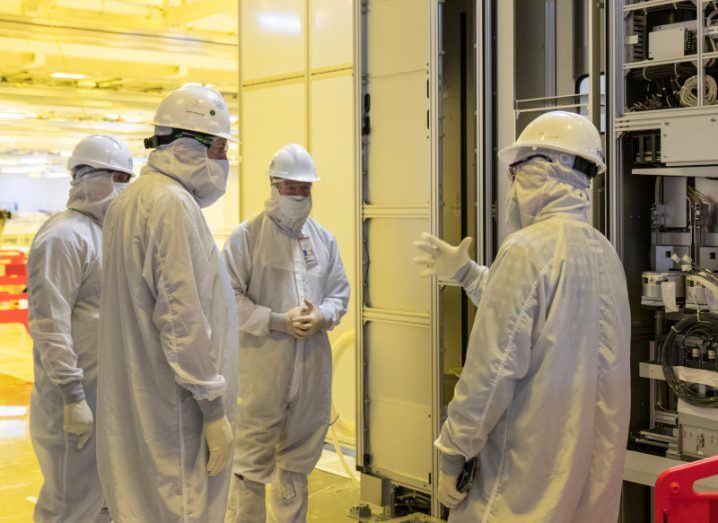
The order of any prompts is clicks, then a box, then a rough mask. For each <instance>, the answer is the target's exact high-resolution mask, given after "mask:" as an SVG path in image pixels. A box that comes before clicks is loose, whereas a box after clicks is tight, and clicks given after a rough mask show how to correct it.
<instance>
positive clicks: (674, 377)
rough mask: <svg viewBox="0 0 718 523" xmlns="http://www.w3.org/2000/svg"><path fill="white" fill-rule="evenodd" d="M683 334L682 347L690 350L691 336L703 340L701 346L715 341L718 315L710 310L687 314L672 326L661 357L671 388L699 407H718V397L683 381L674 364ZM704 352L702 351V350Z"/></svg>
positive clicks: (683, 398)
mask: <svg viewBox="0 0 718 523" xmlns="http://www.w3.org/2000/svg"><path fill="white" fill-rule="evenodd" d="M679 335H680V336H683V339H682V340H681V341H680V347H681V349H683V350H684V351H685V350H688V349H687V348H686V343H687V340H688V338H689V337H691V336H693V337H696V338H698V339H700V340H701V341H702V343H701V346H705V345H706V344H710V343H714V342H715V340H716V338H717V337H718V315H716V314H712V313H710V312H701V313H699V314H691V315H690V316H686V317H685V318H683V319H682V320H681V321H679V322H678V323H677V324H676V325H674V326H673V327H671V330H670V332H669V333H668V336H666V340H665V342H664V343H663V345H662V346H661V351H660V359H661V367H662V368H663V375H664V376H665V378H666V382H667V383H668V385H669V386H670V387H671V390H673V392H675V394H676V395H677V396H678V397H679V398H681V399H682V400H683V401H685V402H686V403H690V404H691V405H695V406H697V407H711V408H718V397H712V398H705V397H703V396H701V395H700V394H698V393H697V392H696V391H694V390H693V389H691V387H690V386H689V385H688V384H687V383H686V382H684V381H682V380H681V379H680V378H679V377H678V374H677V373H676V370H675V368H674V365H675V364H676V362H675V361H674V356H675V352H676V351H675V350H674V347H675V345H676V337H677V336H679ZM701 352H702V351H701Z"/></svg>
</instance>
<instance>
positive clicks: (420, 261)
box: [414, 232, 472, 280]
mask: <svg viewBox="0 0 718 523" xmlns="http://www.w3.org/2000/svg"><path fill="white" fill-rule="evenodd" d="M471 242H472V239H471V238H470V237H466V238H464V239H463V240H461V243H460V244H459V245H457V246H456V247H454V246H453V245H451V244H448V243H446V242H445V241H444V240H442V239H440V238H437V237H436V236H434V235H432V234H429V233H428V232H423V233H421V239H420V240H417V241H415V242H414V247H416V248H417V249H419V250H421V251H422V252H424V253H426V254H427V256H417V257H416V258H414V263H415V264H417V265H420V266H422V267H424V270H423V271H421V273H419V275H420V276H431V275H432V274H436V275H437V276H438V277H439V278H441V279H442V280H450V279H451V278H453V277H454V275H455V274H456V273H457V272H459V270H460V269H462V268H463V267H464V266H465V265H466V264H467V263H469V262H470V261H471V258H470V257H469V248H470V247H471Z"/></svg>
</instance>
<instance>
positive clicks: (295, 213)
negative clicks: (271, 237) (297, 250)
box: [264, 187, 312, 236]
mask: <svg viewBox="0 0 718 523" xmlns="http://www.w3.org/2000/svg"><path fill="white" fill-rule="evenodd" d="M264 208H265V210H266V212H267V214H268V215H269V217H270V218H272V220H273V221H274V223H276V224H277V225H278V226H279V228H280V229H282V230H283V231H285V232H287V233H289V234H291V235H294V236H296V235H298V234H299V233H301V232H302V227H304V223H305V222H306V221H307V218H308V217H309V213H310V212H311V210H312V197H311V196H309V197H304V196H282V195H280V194H279V189H277V188H276V187H272V196H271V198H269V200H267V201H266V203H265V204H264Z"/></svg>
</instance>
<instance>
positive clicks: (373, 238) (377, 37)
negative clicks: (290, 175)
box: [357, 0, 440, 492]
mask: <svg viewBox="0 0 718 523" xmlns="http://www.w3.org/2000/svg"><path fill="white" fill-rule="evenodd" d="M439 3H440V2H439V1H438V0H369V1H367V2H362V3H361V6H360V7H359V8H360V9H361V14H360V20H361V24H360V25H361V28H360V30H359V32H360V36H359V38H360V42H358V43H359V44H360V45H359V46H358V47H359V49H360V50H359V55H360V56H359V57H358V62H357V63H358V64H360V65H359V71H360V75H359V76H360V78H358V80H357V81H358V86H357V88H358V90H359V97H358V99H359V101H360V102H359V103H360V105H361V108H359V115H360V120H361V132H360V139H361V147H360V151H361V159H360V169H361V173H362V176H361V177H360V178H361V181H360V187H359V191H358V193H359V194H360V198H361V202H360V204H361V205H360V209H361V211H360V212H361V216H360V219H359V220H358V222H359V227H360V230H359V235H358V236H359V241H360V242H361V244H360V246H359V247H360V251H359V252H361V253H362V255H361V260H362V267H361V272H360V274H361V284H362V285H361V288H360V289H357V291H358V292H359V294H360V300H361V302H360V303H361V309H360V319H359V322H360V328H359V329H357V332H359V336H360V340H358V341H359V343H358V346H359V351H358V358H359V362H358V366H357V368H358V369H360V371H359V373H360V376H359V380H358V384H359V385H358V386H359V387H360V391H359V394H358V397H359V398H360V402H361V404H360V405H359V409H358V412H359V417H360V420H359V421H360V431H359V432H360V433H359V434H358V453H357V454H358V465H359V468H360V469H361V470H362V471H363V472H364V473H365V474H369V475H373V476H378V477H381V478H384V479H387V480H390V481H392V482H394V483H397V484H400V485H404V486H407V487H410V488H414V489H418V490H423V491H427V492H428V491H431V484H432V481H431V478H432V471H433V470H435V468H434V467H435V464H436V463H435V462H436V457H435V453H434V452H433V450H432V441H433V439H434V438H435V437H436V436H437V431H438V426H439V421H440V420H439V419H438V417H439V416H438V414H437V413H438V412H439V407H438V405H439V401H440V399H439V394H440V392H439V386H438V382H437V380H438V377H439V375H440V369H439V357H438V347H437V343H438V332H437V331H438V329H437V324H436V323H437V322H436V320H434V318H438V315H437V314H436V312H437V302H438V289H437V285H436V282H435V281H432V279H431V278H429V279H426V278H420V277H419V271H418V270H416V269H415V268H414V266H413V263H412V257H413V256H414V247H413V241H414V240H416V239H417V238H418V237H419V235H420V234H421V233H422V232H423V231H432V232H434V233H436V232H437V230H438V207H439V206H438V183H437V171H438V165H439V157H438V156H439V154H438V147H437V129H438V125H439V118H440V108H439V100H438V96H437V92H438V88H437V86H438V75H437V74H435V71H437V67H438V53H437V45H436V39H437V37H438V30H437V22H438V19H439Z"/></svg>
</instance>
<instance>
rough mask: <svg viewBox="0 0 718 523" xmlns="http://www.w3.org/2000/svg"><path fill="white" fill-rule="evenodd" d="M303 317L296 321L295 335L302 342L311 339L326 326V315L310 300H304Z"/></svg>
mask: <svg viewBox="0 0 718 523" xmlns="http://www.w3.org/2000/svg"><path fill="white" fill-rule="evenodd" d="M304 305H305V306H304V308H303V309H302V315H301V316H298V317H297V318H295V319H294V323H293V325H292V326H293V327H294V335H295V336H296V337H297V338H299V339H300V340H303V339H306V338H309V337H310V336H312V335H313V334H315V333H316V332H318V331H319V329H321V328H322V326H323V325H324V315H323V314H322V311H321V310H319V307H317V306H316V305H314V304H313V303H312V302H311V301H309V300H304Z"/></svg>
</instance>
